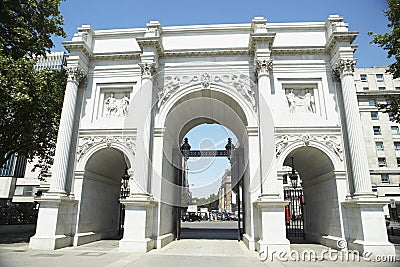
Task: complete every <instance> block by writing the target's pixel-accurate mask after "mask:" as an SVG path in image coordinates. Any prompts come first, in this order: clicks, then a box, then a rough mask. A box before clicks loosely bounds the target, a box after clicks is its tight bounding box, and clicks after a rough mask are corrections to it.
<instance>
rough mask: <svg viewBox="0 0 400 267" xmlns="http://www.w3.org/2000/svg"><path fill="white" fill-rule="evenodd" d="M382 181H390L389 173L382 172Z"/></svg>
mask: <svg viewBox="0 0 400 267" xmlns="http://www.w3.org/2000/svg"><path fill="white" fill-rule="evenodd" d="M381 181H382V183H389V174H381Z"/></svg>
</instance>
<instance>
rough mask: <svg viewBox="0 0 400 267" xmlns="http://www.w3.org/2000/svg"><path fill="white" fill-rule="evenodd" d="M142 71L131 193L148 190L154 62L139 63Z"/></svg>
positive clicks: (146, 191) (136, 193)
mask: <svg viewBox="0 0 400 267" xmlns="http://www.w3.org/2000/svg"><path fill="white" fill-rule="evenodd" d="M139 66H140V68H141V71H142V86H141V87H140V91H139V92H138V94H137V97H139V98H138V99H140V108H136V110H140V112H141V114H138V116H137V117H136V119H137V121H136V122H137V139H136V157H135V164H134V169H135V181H136V183H137V186H136V188H137V190H131V195H132V194H133V195H138V194H145V195H147V194H148V193H149V192H150V181H149V178H150V170H149V168H150V157H151V155H150V146H151V141H152V136H151V133H152V129H151V127H152V123H151V122H152V116H153V114H152V95H153V75H154V74H155V72H156V65H155V63H140V64H139ZM131 188H132V187H131Z"/></svg>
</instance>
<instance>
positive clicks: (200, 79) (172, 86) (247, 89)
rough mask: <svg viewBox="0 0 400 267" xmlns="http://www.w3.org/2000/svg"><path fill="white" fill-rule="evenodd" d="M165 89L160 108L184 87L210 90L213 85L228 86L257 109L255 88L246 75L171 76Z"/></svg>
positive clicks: (166, 78)
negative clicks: (197, 86) (194, 86)
mask: <svg viewBox="0 0 400 267" xmlns="http://www.w3.org/2000/svg"><path fill="white" fill-rule="evenodd" d="M164 80H165V84H164V87H161V88H160V89H159V93H158V100H157V101H158V108H161V106H162V105H163V104H164V103H165V102H167V100H168V99H169V98H170V97H171V96H172V95H173V94H174V93H175V92H177V91H179V90H180V89H182V88H183V87H187V86H191V85H198V84H199V85H201V87H202V88H203V89H210V87H211V84H220V85H228V86H231V87H234V88H235V89H236V91H237V92H238V93H239V94H240V95H241V96H242V97H243V98H244V99H246V101H248V102H249V103H250V105H251V106H252V107H253V109H255V108H256V97H255V92H254V90H253V87H252V86H251V85H250V84H251V83H250V78H249V76H247V75H244V74H219V75H214V74H210V73H207V72H205V73H201V74H195V75H174V76H172V75H169V76H166V77H165V79H164Z"/></svg>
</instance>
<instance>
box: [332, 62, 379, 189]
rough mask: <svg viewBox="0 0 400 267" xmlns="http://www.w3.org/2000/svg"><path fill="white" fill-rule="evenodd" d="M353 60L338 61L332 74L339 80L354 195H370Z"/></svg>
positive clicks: (369, 180) (369, 181)
mask: <svg viewBox="0 0 400 267" xmlns="http://www.w3.org/2000/svg"><path fill="white" fill-rule="evenodd" d="M355 63H356V60H355V59H340V60H339V61H338V62H337V63H336V64H335V65H334V68H333V74H334V75H335V76H336V77H337V78H340V82H341V90H342V96H343V97H342V98H343V107H344V115H345V121H346V128H347V140H346V141H347V148H348V151H347V152H348V153H349V156H350V159H351V162H350V165H351V170H352V175H353V179H352V180H353V184H354V195H355V196H363V195H366V196H370V195H372V187H371V179H370V175H369V169H368V159H367V153H366V150H365V141H364V137H363V134H362V124H361V118H360V113H359V109H358V101H357V96H356V91H355V88H354V76H353V72H354V65H355Z"/></svg>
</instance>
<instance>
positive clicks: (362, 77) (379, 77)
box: [360, 73, 383, 82]
mask: <svg viewBox="0 0 400 267" xmlns="http://www.w3.org/2000/svg"><path fill="white" fill-rule="evenodd" d="M375 79H376V81H377V82H383V74H381V73H379V74H375ZM360 80H361V81H362V82H366V81H367V74H360Z"/></svg>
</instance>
